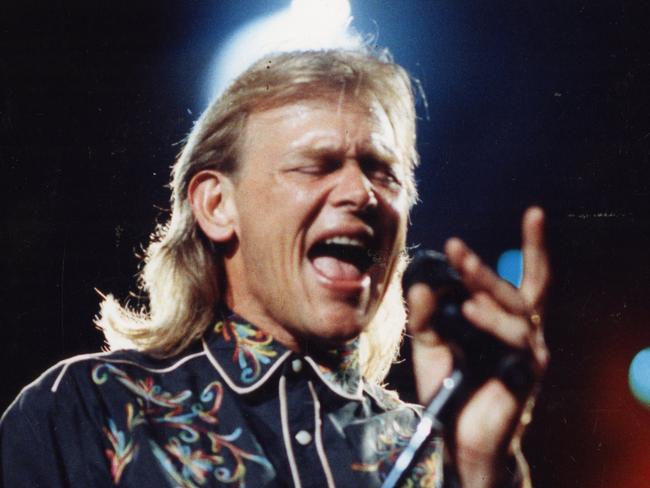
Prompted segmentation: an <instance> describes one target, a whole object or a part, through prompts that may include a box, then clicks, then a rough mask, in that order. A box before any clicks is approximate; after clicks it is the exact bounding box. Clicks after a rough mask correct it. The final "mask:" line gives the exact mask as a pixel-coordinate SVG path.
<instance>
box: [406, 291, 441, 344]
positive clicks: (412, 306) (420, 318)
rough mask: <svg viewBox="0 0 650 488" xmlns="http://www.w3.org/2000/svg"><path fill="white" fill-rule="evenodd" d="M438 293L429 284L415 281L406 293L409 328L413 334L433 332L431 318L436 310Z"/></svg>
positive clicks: (409, 331)
mask: <svg viewBox="0 0 650 488" xmlns="http://www.w3.org/2000/svg"><path fill="white" fill-rule="evenodd" d="M437 303H438V295H437V293H436V292H435V291H433V290H432V289H431V287H429V286H428V285H425V284H424V283H415V284H414V285H413V286H411V288H409V291H408V293H407V294H406V306H407V308H408V324H407V330H408V333H409V334H411V335H417V334H421V333H425V332H430V331H431V332H433V331H432V329H431V320H432V318H433V315H434V314H435V312H436V306H437Z"/></svg>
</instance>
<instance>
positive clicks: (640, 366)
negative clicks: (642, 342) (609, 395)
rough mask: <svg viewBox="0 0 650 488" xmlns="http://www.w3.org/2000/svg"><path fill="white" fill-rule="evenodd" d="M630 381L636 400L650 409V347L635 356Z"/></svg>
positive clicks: (629, 376)
mask: <svg viewBox="0 0 650 488" xmlns="http://www.w3.org/2000/svg"><path fill="white" fill-rule="evenodd" d="M628 380H629V384H630V391H631V392H632V395H634V398H636V399H637V400H638V401H639V402H640V403H642V404H643V405H645V406H646V407H650V347H646V348H645V349H643V350H642V351H639V352H638V353H637V355H636V356H634V359H632V362H631V363H630V372H629V375H628Z"/></svg>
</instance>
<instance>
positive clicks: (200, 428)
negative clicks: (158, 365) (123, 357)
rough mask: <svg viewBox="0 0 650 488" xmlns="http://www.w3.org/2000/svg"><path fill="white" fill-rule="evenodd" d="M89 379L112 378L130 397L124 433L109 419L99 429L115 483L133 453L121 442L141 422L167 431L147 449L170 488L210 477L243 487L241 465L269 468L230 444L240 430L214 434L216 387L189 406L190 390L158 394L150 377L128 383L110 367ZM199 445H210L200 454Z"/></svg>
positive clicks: (195, 484) (219, 395)
mask: <svg viewBox="0 0 650 488" xmlns="http://www.w3.org/2000/svg"><path fill="white" fill-rule="evenodd" d="M92 378H93V381H94V382H95V383H96V384H97V385H104V384H105V383H106V382H107V381H109V379H115V380H117V381H118V382H119V383H120V384H122V385H123V386H124V387H126V388H127V389H128V390H129V391H131V392H132V393H134V394H135V395H136V402H137V405H136V406H134V405H133V404H131V403H128V404H127V405H126V407H125V408H126V432H127V433H125V432H123V431H120V430H119V429H118V428H117V424H116V422H115V421H114V420H113V419H109V426H108V428H107V429H104V431H105V433H106V435H107V437H108V439H109V443H110V444H111V446H112V449H107V450H106V454H107V457H108V459H109V462H110V463H111V471H112V473H113V479H114V480H115V483H116V484H117V483H118V482H119V480H120V478H121V476H122V474H123V472H124V469H125V467H126V466H127V465H128V464H129V463H130V462H131V461H132V459H133V456H134V454H135V452H136V450H137V445H135V444H134V442H133V440H132V439H130V440H128V441H127V437H128V436H130V435H131V434H132V433H133V431H134V430H135V428H136V427H137V426H139V425H141V424H144V423H148V424H161V425H164V426H165V427H166V428H168V429H170V432H172V435H170V437H168V439H167V442H166V443H165V445H164V446H160V445H158V444H157V443H156V442H154V441H152V440H150V441H149V444H150V447H151V449H152V451H153V453H154V455H155V456H156V458H157V459H158V461H159V462H160V464H161V466H162V467H163V469H164V470H165V473H166V475H167V477H168V479H169V480H170V482H171V483H172V484H173V486H181V487H184V488H185V487H188V488H194V487H200V486H204V485H205V484H206V483H208V482H209V480H210V478H211V477H214V478H215V479H216V480H217V481H219V482H221V483H228V484H233V485H235V486H238V487H244V486H245V476H246V464H245V461H251V462H254V463H257V464H260V465H263V466H265V467H267V468H269V469H272V466H271V465H270V463H269V461H268V460H267V459H266V458H264V457H262V456H259V455H255V454H252V453H249V452H246V451H245V450H243V449H241V448H240V447H238V446H237V445H236V443H235V442H236V441H237V440H238V439H239V438H240V437H241V435H242V429H241V428H236V429H235V430H234V431H233V432H232V433H230V434H225V435H224V434H221V433H218V432H216V431H215V426H216V425H217V424H218V423H219V419H218V417H217V414H218V412H219V409H220V407H221V403H222V399H223V386H222V385H221V383H220V382H218V381H214V382H212V383H210V384H208V385H207V386H206V387H205V388H204V389H203V391H202V392H201V394H200V395H199V398H198V401H195V400H193V399H192V392H191V391H190V390H183V391H181V392H180V393H176V394H174V393H171V392H168V391H164V390H163V389H162V387H161V386H160V385H156V384H155V382H154V379H153V377H151V376H148V377H146V378H142V379H134V378H131V377H130V376H129V375H128V374H127V373H126V372H125V371H124V370H122V369H120V368H118V367H116V366H115V365H113V364H110V363H102V364H99V365H97V366H95V368H94V369H93V371H92ZM205 440H207V441H208V443H209V445H210V450H209V452H206V451H204V450H203V449H202V445H203V444H205V442H204V441H205Z"/></svg>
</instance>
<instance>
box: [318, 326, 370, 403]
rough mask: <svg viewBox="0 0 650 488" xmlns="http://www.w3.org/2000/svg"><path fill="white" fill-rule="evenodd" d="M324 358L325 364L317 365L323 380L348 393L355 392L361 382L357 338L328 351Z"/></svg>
mask: <svg viewBox="0 0 650 488" xmlns="http://www.w3.org/2000/svg"><path fill="white" fill-rule="evenodd" d="M326 360H327V361H326V362H327V365H325V364H320V363H319V365H318V369H319V370H320V372H321V374H322V375H323V377H324V378H325V380H327V381H329V382H330V383H333V384H335V385H336V386H338V387H340V388H341V389H342V390H343V391H344V392H346V393H348V394H353V395H354V394H357V393H358V391H359V385H360V384H361V373H360V369H359V340H358V339H354V340H352V341H350V342H347V343H346V344H345V345H343V346H342V347H340V348H337V349H332V350H330V351H328V354H327V358H326ZM330 365H331V367H330Z"/></svg>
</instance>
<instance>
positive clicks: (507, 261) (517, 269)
mask: <svg viewBox="0 0 650 488" xmlns="http://www.w3.org/2000/svg"><path fill="white" fill-rule="evenodd" d="M523 271H524V260H523V257H522V255H521V251H520V250H519V249H509V250H507V251H504V253H503V254H501V256H500V257H499V261H498V262H497V273H498V274H499V276H501V278H503V279H504V280H506V281H509V282H510V283H512V284H513V285H515V286H516V287H517V288H519V285H521V278H522V276H523Z"/></svg>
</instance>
